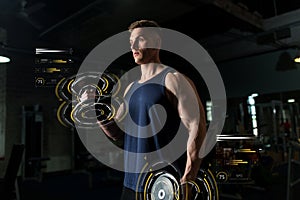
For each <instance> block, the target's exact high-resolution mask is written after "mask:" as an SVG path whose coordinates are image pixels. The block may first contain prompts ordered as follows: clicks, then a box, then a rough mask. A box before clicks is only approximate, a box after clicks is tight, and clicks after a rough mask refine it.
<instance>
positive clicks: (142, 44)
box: [129, 28, 159, 64]
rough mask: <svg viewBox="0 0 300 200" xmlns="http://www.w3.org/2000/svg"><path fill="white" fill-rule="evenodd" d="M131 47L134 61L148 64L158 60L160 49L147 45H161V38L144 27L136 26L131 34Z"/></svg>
mask: <svg viewBox="0 0 300 200" xmlns="http://www.w3.org/2000/svg"><path fill="white" fill-rule="evenodd" d="M129 42H130V48H131V51H132V54H133V58H134V61H135V62H136V63H137V64H147V63H151V62H156V61H157V60H158V51H159V50H158V49H154V48H147V47H157V48H158V47H159V45H158V44H159V38H158V36H157V35H155V34H154V33H151V32H149V31H147V30H146V29H143V28H135V29H133V31H132V32H131V35H130V39H129Z"/></svg>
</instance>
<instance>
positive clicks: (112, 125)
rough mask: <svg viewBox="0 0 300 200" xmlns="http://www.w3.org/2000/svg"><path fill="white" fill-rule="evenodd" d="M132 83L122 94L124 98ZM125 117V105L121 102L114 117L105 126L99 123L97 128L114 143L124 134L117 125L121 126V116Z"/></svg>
mask: <svg viewBox="0 0 300 200" xmlns="http://www.w3.org/2000/svg"><path fill="white" fill-rule="evenodd" d="M132 84H133V83H131V84H129V85H128V86H127V88H126V89H125V92H124V96H123V97H125V95H126V94H127V92H128V90H129V89H130V88H131V86H132ZM124 115H126V105H125V103H124V102H123V103H122V104H121V105H120V107H119V108H118V111H117V113H116V115H115V117H114V118H113V119H112V120H111V121H109V122H107V123H105V124H102V123H101V122H99V123H98V124H99V126H100V128H101V129H102V130H103V132H104V133H105V134H106V135H107V136H108V137H110V138H111V139H113V140H114V141H116V140H118V139H120V138H122V137H123V135H124V132H123V131H122V129H121V128H120V127H119V125H121V124H122V119H123V116H124Z"/></svg>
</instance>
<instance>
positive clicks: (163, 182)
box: [151, 175, 174, 200]
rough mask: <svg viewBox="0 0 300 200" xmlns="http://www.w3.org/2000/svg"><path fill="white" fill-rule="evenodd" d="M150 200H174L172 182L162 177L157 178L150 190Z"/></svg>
mask: <svg viewBox="0 0 300 200" xmlns="http://www.w3.org/2000/svg"><path fill="white" fill-rule="evenodd" d="M151 199H152V200H173V199H174V186H173V184H172V181H171V180H170V179H169V178H168V177H166V176H164V175H161V176H159V177H158V178H157V179H156V181H155V182H154V184H153V186H152V189H151Z"/></svg>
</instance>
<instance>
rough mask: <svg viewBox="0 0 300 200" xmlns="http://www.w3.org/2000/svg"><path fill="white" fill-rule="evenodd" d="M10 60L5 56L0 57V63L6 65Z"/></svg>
mask: <svg viewBox="0 0 300 200" xmlns="http://www.w3.org/2000/svg"><path fill="white" fill-rule="evenodd" d="M8 62H10V59H9V58H8V57H6V56H0V63H8Z"/></svg>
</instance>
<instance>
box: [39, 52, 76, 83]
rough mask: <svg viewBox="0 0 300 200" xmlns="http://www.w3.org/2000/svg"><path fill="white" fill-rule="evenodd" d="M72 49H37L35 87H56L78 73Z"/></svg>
mask: <svg viewBox="0 0 300 200" xmlns="http://www.w3.org/2000/svg"><path fill="white" fill-rule="evenodd" d="M76 67H78V66H76V63H75V61H74V59H73V49H72V48H65V49H64V48H61V49H51V48H36V49H35V66H34V75H35V77H34V85H35V87H56V85H57V84H58V83H59V81H60V80H61V79H62V78H64V77H68V76H70V75H72V74H75V73H76V70H77V69H76Z"/></svg>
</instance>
